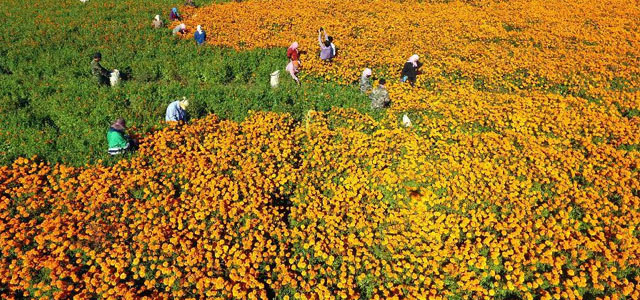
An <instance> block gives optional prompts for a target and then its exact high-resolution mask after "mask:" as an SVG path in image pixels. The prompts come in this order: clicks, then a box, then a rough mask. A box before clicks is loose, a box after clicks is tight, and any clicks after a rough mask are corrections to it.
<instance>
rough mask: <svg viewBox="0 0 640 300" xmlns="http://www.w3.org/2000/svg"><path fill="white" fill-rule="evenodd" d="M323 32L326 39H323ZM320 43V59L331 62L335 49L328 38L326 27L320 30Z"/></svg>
mask: <svg viewBox="0 0 640 300" xmlns="http://www.w3.org/2000/svg"><path fill="white" fill-rule="evenodd" d="M322 33H324V37H325V40H324V41H322ZM318 44H319V45H320V59H321V60H322V61H325V62H330V61H331V59H333V50H332V48H331V42H330V41H329V40H328V39H327V33H326V32H325V31H324V28H320V30H318Z"/></svg>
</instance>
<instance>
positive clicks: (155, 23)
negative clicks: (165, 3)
mask: <svg viewBox="0 0 640 300" xmlns="http://www.w3.org/2000/svg"><path fill="white" fill-rule="evenodd" d="M151 27H153V28H155V29H158V28H162V27H164V23H163V22H162V20H160V15H156V16H155V18H153V21H152V22H151Z"/></svg>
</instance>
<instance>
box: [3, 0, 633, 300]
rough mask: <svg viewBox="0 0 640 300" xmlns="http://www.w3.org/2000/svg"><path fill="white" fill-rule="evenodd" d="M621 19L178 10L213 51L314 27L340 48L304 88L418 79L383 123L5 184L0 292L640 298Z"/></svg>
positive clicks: (276, 42)
mask: <svg viewBox="0 0 640 300" xmlns="http://www.w3.org/2000/svg"><path fill="white" fill-rule="evenodd" d="M318 3H321V4H322V5H318ZM409 3H411V4H409ZM625 3H626V2H624V1H611V2H608V3H607V4H606V5H605V4H600V3H593V2H587V1H574V2H571V3H566V2H561V1H545V2H539V1H534V2H531V1H528V2H527V1H502V2H498V1H495V2H494V1H477V2H459V1H457V2H451V3H447V4H437V3H436V4H417V3H414V2H412V1H405V2H402V3H399V2H393V1H351V2H339V1H328V0H327V1H307V2H304V1H298V2H291V1H248V2H242V3H229V4H222V5H213V6H208V7H203V8H201V9H198V10H194V9H189V8H185V9H184V13H185V15H186V16H187V20H186V21H185V22H186V23H187V24H188V25H189V26H194V25H195V24H196V23H203V24H205V29H206V30H208V31H209V36H210V40H209V41H210V43H213V44H218V45H227V46H233V47H240V48H243V47H272V46H286V45H287V44H288V43H289V42H290V41H292V40H294V39H298V40H299V41H300V42H301V43H302V45H305V47H308V49H309V50H312V49H313V48H311V47H312V46H310V45H315V43H314V41H313V39H314V38H315V36H314V34H315V30H317V28H319V27H320V26H324V27H325V28H327V30H328V31H330V33H331V34H333V35H335V36H336V40H337V43H338V45H340V47H342V49H341V50H339V51H340V54H339V55H340V56H339V57H338V59H336V61H334V63H333V64H331V65H322V64H321V63H320V62H319V60H317V59H316V58H315V57H312V55H309V56H308V60H307V61H305V63H306V68H307V69H308V70H310V71H311V73H312V74H315V75H319V74H327V78H330V79H335V80H338V81H343V82H350V81H352V80H353V79H354V78H356V77H357V72H358V70H360V68H362V67H364V66H374V68H375V71H376V72H377V73H382V74H387V75H390V74H395V73H396V69H399V68H400V66H401V65H402V63H403V62H404V58H406V57H407V56H408V55H409V54H411V53H413V52H417V53H419V54H421V55H423V57H424V58H425V62H426V63H427V65H426V66H425V70H424V71H425V73H424V74H423V75H421V76H420V77H419V81H418V87H416V88H411V87H409V86H408V85H404V84H399V83H391V84H390V85H389V89H390V93H391V97H392V99H393V104H392V106H391V108H390V109H389V110H388V111H386V112H385V115H384V116H383V118H382V119H381V120H380V121H376V120H375V119H373V118H372V117H371V116H368V115H366V114H361V113H358V112H356V111H354V110H350V109H343V108H333V109H332V110H330V111H328V112H324V113H321V112H315V111H310V112H309V113H308V114H307V115H306V118H305V120H304V121H303V122H302V123H298V122H295V121H294V120H293V119H292V118H291V117H289V116H288V115H285V114H276V113H264V112H259V113H254V114H252V115H251V116H250V117H249V118H247V119H246V120H245V121H243V122H242V123H236V122H232V121H221V120H219V119H217V118H216V117H215V116H210V117H208V118H205V119H202V120H196V121H195V122H194V123H192V124H189V125H184V126H170V127H167V128H165V129H163V130H161V131H158V132H156V133H154V134H152V135H150V136H148V137H145V138H144V139H143V140H142V144H141V148H140V151H139V154H137V155H135V156H134V157H133V158H132V159H130V160H122V161H120V162H119V163H117V164H116V165H115V166H113V167H104V166H101V165H96V166H87V167H83V168H69V167H65V166H62V165H47V164H44V163H38V162H36V161H34V160H30V159H19V160H17V161H15V163H14V164H13V165H11V166H4V167H0V191H2V192H1V193H0V292H4V293H5V294H6V295H7V297H8V298H11V297H13V298H21V297H25V296H26V297H43V296H47V297H48V296H52V297H53V298H59V299H64V298H70V297H71V296H75V297H77V298H80V299H84V298H92V297H98V298H107V299H108V298H118V297H128V298H145V297H148V298H154V299H155V298H191V299H196V298H203V297H208V298H219V299H228V298H235V299H245V298H248V299H253V298H267V297H273V296H276V297H278V298H280V299H305V298H306V299H327V298H340V299H359V298H364V299H403V298H410V299H455V298H458V299H460V298H462V299H473V298H501V299H513V298H520V299H581V298H594V297H595V298H602V299H623V298H625V297H626V298H627V299H638V298H640V292H639V290H640V288H639V287H638V281H639V280H640V228H639V226H640V222H639V221H638V220H640V212H639V211H638V207H639V206H640V151H639V149H640V129H639V128H640V118H639V117H638V116H637V115H638V108H639V107H640V103H639V102H638V101H640V100H639V99H640V97H638V96H640V94H639V92H638V91H637V90H635V89H634V88H633V87H634V86H637V80H638V75H637V74H639V73H640V72H638V64H637V57H638V47H637V45H638V36H637V32H638V23H637V21H633V19H634V18H636V19H635V20H637V17H638V8H637V7H633V6H632V5H624V4H625ZM265 4H268V5H265ZM409 7H410V8H411V10H409V9H408V8H409ZM329 12H332V13H331V17H329ZM612 16H615V17H612ZM408 36H417V37H420V38H415V39H408V38H407V37H408ZM632 46H633V47H635V48H633V47H632ZM634 62H635V63H634ZM432 85H436V87H437V88H433V86H432ZM400 112H401V113H407V114H408V115H409V116H410V117H411V120H412V123H413V126H412V127H402V126H401V125H400V122H399V118H400V116H401V114H399V113H400Z"/></svg>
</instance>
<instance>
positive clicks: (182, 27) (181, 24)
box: [178, 23, 187, 30]
mask: <svg viewBox="0 0 640 300" xmlns="http://www.w3.org/2000/svg"><path fill="white" fill-rule="evenodd" d="M178 26H180V29H182V30H185V29H187V25H184V23H180V25H178Z"/></svg>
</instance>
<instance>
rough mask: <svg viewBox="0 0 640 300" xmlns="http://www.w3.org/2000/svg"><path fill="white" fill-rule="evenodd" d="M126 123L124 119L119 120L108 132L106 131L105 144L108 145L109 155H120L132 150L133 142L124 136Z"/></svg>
mask: <svg viewBox="0 0 640 300" xmlns="http://www.w3.org/2000/svg"><path fill="white" fill-rule="evenodd" d="M125 128H126V123H125V121H124V119H122V118H119V119H117V120H116V121H115V122H113V124H111V127H109V130H107V143H108V144H109V149H108V152H109V154H111V155H118V154H122V153H124V152H126V151H129V150H133V148H134V146H135V142H134V141H133V140H131V138H129V137H128V136H127V135H125V134H124V130H125Z"/></svg>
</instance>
